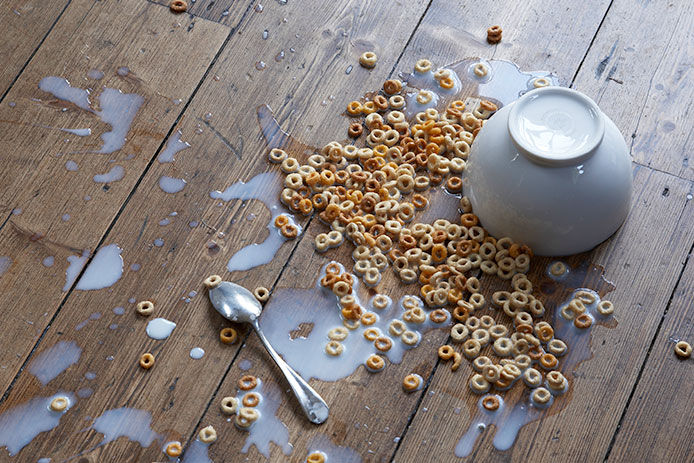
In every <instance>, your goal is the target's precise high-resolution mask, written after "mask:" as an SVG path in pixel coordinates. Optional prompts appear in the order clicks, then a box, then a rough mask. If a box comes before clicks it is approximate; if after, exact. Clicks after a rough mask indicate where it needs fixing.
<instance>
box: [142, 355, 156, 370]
mask: <svg viewBox="0 0 694 463" xmlns="http://www.w3.org/2000/svg"><path fill="white" fill-rule="evenodd" d="M153 365H154V355H152V354H150V353H149V352H147V353H144V354H142V356H141V357H140V366H141V367H142V368H144V369H145V370H149V369H150V368H152V366H153Z"/></svg>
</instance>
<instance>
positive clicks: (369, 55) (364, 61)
mask: <svg viewBox="0 0 694 463" xmlns="http://www.w3.org/2000/svg"><path fill="white" fill-rule="evenodd" d="M376 61H378V57H377V56H376V53H374V52H372V51H367V52H364V53H362V55H361V56H360V57H359V64H361V65H362V66H363V67H365V68H368V69H371V68H373V67H374V66H376Z"/></svg>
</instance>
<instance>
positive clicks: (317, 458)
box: [306, 452, 325, 463]
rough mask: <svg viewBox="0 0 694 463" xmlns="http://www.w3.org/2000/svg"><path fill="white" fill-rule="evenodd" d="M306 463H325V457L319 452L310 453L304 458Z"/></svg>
mask: <svg viewBox="0 0 694 463" xmlns="http://www.w3.org/2000/svg"><path fill="white" fill-rule="evenodd" d="M306 463H325V455H323V453H321V452H312V453H311V454H310V455H309V456H307V457H306Z"/></svg>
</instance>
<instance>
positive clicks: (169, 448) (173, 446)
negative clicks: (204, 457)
mask: <svg viewBox="0 0 694 463" xmlns="http://www.w3.org/2000/svg"><path fill="white" fill-rule="evenodd" d="M164 453H166V456H168V457H171V458H176V457H180V456H181V454H182V453H183V446H182V445H181V443H180V442H178V441H174V442H169V443H168V444H166V448H165V449H164Z"/></svg>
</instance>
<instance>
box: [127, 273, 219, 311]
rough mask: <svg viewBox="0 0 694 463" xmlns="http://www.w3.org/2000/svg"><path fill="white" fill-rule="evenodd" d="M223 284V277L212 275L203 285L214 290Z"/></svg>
mask: <svg viewBox="0 0 694 463" xmlns="http://www.w3.org/2000/svg"><path fill="white" fill-rule="evenodd" d="M221 282H222V277H220V276H219V275H210V276H208V277H207V278H205V281H203V284H204V285H205V287H206V288H207V289H212V288H216V287H217V286H219V284H220V283H221ZM143 302H147V301H143ZM138 305H139V304H138Z"/></svg>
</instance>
